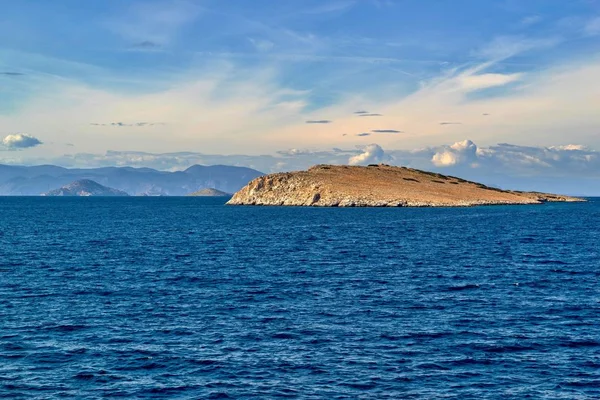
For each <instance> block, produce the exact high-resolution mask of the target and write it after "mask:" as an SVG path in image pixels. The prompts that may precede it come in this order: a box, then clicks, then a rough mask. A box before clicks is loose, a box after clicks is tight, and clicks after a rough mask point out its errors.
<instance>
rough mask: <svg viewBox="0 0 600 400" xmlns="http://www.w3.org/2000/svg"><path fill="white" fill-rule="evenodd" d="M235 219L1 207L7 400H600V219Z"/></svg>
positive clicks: (502, 215) (211, 211) (85, 205)
mask: <svg viewBox="0 0 600 400" xmlns="http://www.w3.org/2000/svg"><path fill="white" fill-rule="evenodd" d="M224 202H225V200H223V199H219V198H183V197H182V198H168V197H166V198H165V197H161V198H139V197H138V198H136V197H132V198H93V197H90V198H48V197H46V198H43V197H40V198H38V197H4V198H0V398H9V399H59V398H60V399H65V398H74V399H108V398H135V399H166V398H169V399H171V398H172V399H275V398H292V399H293V398H297V399H528V398H529V399H598V398H600V285H599V284H600V199H590V201H588V202H587V203H549V204H544V205H537V206H488V207H472V208H420V209H416V208H393V209H391V208H389V209H387V208H328V209H326V208H295V207H289V208H288V207H241V206H226V205H224Z"/></svg>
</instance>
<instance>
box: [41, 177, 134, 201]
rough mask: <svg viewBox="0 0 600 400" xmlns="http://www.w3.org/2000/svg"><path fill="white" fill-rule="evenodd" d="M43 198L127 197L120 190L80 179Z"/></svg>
mask: <svg viewBox="0 0 600 400" xmlns="http://www.w3.org/2000/svg"><path fill="white" fill-rule="evenodd" d="M43 196H82V197H83V196H110V197H119V196H121V197H122V196H129V195H128V194H127V193H125V192H124V191H122V190H118V189H113V188H109V187H106V186H103V185H101V184H99V183H98V182H94V181H91V180H89V179H81V180H79V181H75V182H73V183H70V184H68V185H65V186H63V187H61V188H59V189H54V190H51V191H49V192H47V193H44V194H43Z"/></svg>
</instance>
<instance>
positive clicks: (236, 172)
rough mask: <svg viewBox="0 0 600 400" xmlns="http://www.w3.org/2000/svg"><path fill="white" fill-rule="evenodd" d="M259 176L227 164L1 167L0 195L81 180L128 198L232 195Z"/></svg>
mask: <svg viewBox="0 0 600 400" xmlns="http://www.w3.org/2000/svg"><path fill="white" fill-rule="evenodd" d="M262 175H264V174H263V173H262V172H259V171H256V170H254V169H251V168H245V167H232V166H227V165H213V166H202V165H194V166H191V167H189V168H188V169H186V170H185V171H176V172H169V171H157V170H155V169H152V168H132V167H105V168H93V169H79V168H78V169H69V168H63V167H58V166H55V165H39V166H32V167H25V166H13V165H0V195H1V196H39V195H41V194H42V193H47V192H49V191H51V190H54V189H57V188H61V187H63V186H65V185H69V184H71V183H73V182H74V181H80V180H84V179H88V180H92V181H94V182H96V183H98V184H100V185H102V186H106V187H109V188H114V189H118V190H121V191H124V192H126V193H127V194H129V195H131V196H185V195H187V194H189V193H193V192H196V191H198V190H201V189H206V188H214V189H217V190H220V191H223V192H226V193H235V192H237V191H238V190H239V189H241V188H242V187H244V186H245V185H246V184H247V183H248V182H250V181H251V180H252V179H254V178H257V177H259V176H262Z"/></svg>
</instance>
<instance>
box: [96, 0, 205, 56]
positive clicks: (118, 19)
mask: <svg viewBox="0 0 600 400" xmlns="http://www.w3.org/2000/svg"><path fill="white" fill-rule="evenodd" d="M200 12H201V8H200V7H199V5H198V3H197V2H193V1H190V0H168V1H147V2H137V3H134V4H133V5H131V6H129V7H126V8H125V9H124V12H123V14H122V15H118V16H115V17H114V18H113V19H112V20H110V21H108V22H107V26H108V27H109V28H110V29H111V30H112V31H113V32H115V33H116V34H118V35H120V36H122V37H123V38H125V39H126V40H128V41H130V42H135V43H152V44H157V45H160V46H164V45H167V44H169V43H170V42H171V40H172V39H173V37H174V36H176V35H177V34H178V33H179V31H180V30H181V28H182V27H184V26H185V25H186V24H189V23H190V22H192V21H194V20H195V19H196V18H197V17H198V15H199V14H200Z"/></svg>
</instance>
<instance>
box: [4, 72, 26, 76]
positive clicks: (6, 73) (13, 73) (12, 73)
mask: <svg viewBox="0 0 600 400" xmlns="http://www.w3.org/2000/svg"><path fill="white" fill-rule="evenodd" d="M0 75H4V76H23V75H25V74H24V73H22V72H11V71H2V72H0Z"/></svg>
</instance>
